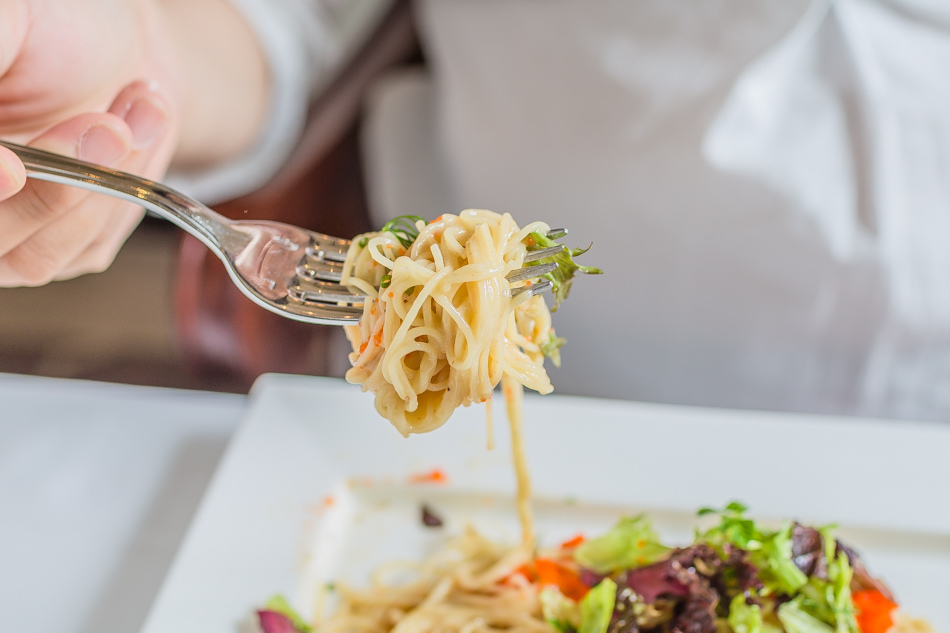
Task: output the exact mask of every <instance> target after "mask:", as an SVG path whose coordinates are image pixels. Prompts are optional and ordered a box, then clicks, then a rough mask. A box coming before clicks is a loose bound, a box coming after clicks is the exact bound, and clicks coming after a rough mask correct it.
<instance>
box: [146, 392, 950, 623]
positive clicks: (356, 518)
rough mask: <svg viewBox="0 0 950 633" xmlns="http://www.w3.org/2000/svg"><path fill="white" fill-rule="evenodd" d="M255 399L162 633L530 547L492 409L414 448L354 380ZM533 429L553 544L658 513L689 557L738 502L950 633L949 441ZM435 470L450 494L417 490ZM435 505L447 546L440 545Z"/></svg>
mask: <svg viewBox="0 0 950 633" xmlns="http://www.w3.org/2000/svg"><path fill="white" fill-rule="evenodd" d="M251 396H252V397H251V400H252V402H251V406H250V408H249V412H248V415H247V418H246V420H245V422H244V424H243V426H242V427H241V429H240V430H239V431H238V433H237V434H236V435H235V437H234V439H233V440H232V443H231V445H230V447H229V449H228V452H227V454H226V456H225V458H224V460H223V461H222V463H221V465H220V467H219V470H218V472H217V474H216V476H215V479H214V482H213V483H212V485H211V487H210V489H209V491H208V492H207V495H206V497H205V499H204V502H203V503H202V507H201V509H200V510H199V512H198V514H197V516H196V517H195V519H194V522H193V524H192V527H191V529H190V531H189V533H188V536H187V538H186V539H185V542H184V544H183V545H182V547H181V550H180V551H179V553H178V556H177V558H176V561H175V563H174V565H173V567H172V570H171V572H170V573H169V575H168V577H167V579H166V582H165V584H164V586H163V588H162V591H161V593H160V594H159V597H158V599H157V600H156V602H155V604H154V606H153V608H152V611H151V614H150V616H149V618H148V620H147V622H146V625H145V627H144V629H143V633H235V632H236V631H238V630H240V629H242V628H244V627H243V624H245V623H246V622H247V621H248V620H249V616H250V614H251V613H252V610H253V609H254V608H255V607H256V606H259V605H260V604H262V603H263V602H264V601H265V600H267V599H268V598H269V597H270V596H271V595H273V594H275V593H283V594H285V595H287V596H288V597H289V598H290V599H291V601H292V602H294V603H295V604H296V606H298V607H299V608H301V609H302V610H303V611H305V612H308V611H310V610H312V609H313V608H314V596H315V594H316V591H315V587H318V586H319V585H321V584H322V583H324V582H329V581H337V580H344V581H347V582H350V583H356V584H361V583H365V581H366V579H367V573H368V571H369V570H370V569H372V568H373V567H375V566H377V565H379V564H381V563H384V562H389V561H393V560H409V559H418V558H419V557H421V556H422V555H424V554H425V553H426V552H427V551H429V550H430V549H431V548H432V547H433V546H434V545H436V544H437V543H439V542H442V540H443V539H444V538H445V536H446V534H452V533H458V531H459V530H460V529H461V528H462V526H464V525H465V524H466V523H472V524H473V525H475V527H477V528H478V529H479V530H481V531H483V532H486V533H488V534H489V535H490V536H493V537H495V538H499V539H503V540H507V541H510V542H514V541H515V540H516V539H517V538H518V534H519V532H518V523H517V519H516V517H515V512H514V506H513V503H512V501H511V496H512V492H513V490H514V475H513V469H512V467H511V461H510V456H511V452H510V446H509V443H508V441H507V440H508V436H507V422H506V421H505V419H504V416H503V414H502V412H501V411H496V429H495V431H496V432H495V435H496V439H497V447H496V448H495V449H494V450H493V451H490V452H489V451H487V450H486V449H485V414H484V410H483V409H481V408H478V407H472V408H470V409H463V410H460V411H458V412H457V413H456V414H455V416H454V417H453V418H452V419H451V420H450V421H449V423H448V424H446V426H445V427H444V428H442V429H439V430H438V431H436V432H434V433H431V434H428V435H423V436H413V437H411V438H409V439H404V438H402V437H401V436H400V435H399V434H398V433H397V432H396V431H395V430H394V429H393V428H392V427H390V426H389V424H388V422H386V421H385V420H383V419H382V418H379V417H378V416H377V414H376V412H375V410H374V409H373V403H372V396H370V395H369V394H363V393H361V392H360V391H359V389H358V388H357V387H354V386H352V385H347V384H346V383H343V382H342V381H338V380H332V379H317V378H306V377H292V376H276V375H271V376H265V377H263V378H262V379H261V380H260V381H259V382H258V384H257V385H255V387H254V390H253V391H252V394H251ZM498 409H503V407H501V406H498V405H496V410H498ZM525 417H526V422H525V424H526V437H527V451H528V459H529V463H530V467H531V472H532V477H533V481H534V484H535V498H536V503H535V510H536V514H537V519H538V521H537V522H538V532H539V535H540V538H541V540H542V542H545V543H548V544H553V543H556V542H558V541H560V540H562V539H564V538H568V537H571V536H573V535H574V534H576V533H578V532H581V531H582V532H586V533H588V534H592V533H596V532H598V531H601V530H603V529H605V528H607V527H608V526H609V525H611V524H612V523H613V522H614V521H615V520H616V519H617V518H618V517H619V516H620V515H623V514H631V513H639V512H642V511H647V512H649V513H650V514H651V515H652V516H653V517H654V520H655V523H656V525H657V527H658V529H659V530H660V532H661V533H662V534H663V535H664V536H665V537H667V538H669V539H671V540H673V541H674V542H676V541H680V542H682V541H685V540H687V539H688V538H689V536H690V534H691V529H692V526H693V525H694V519H693V517H694V513H695V510H696V509H697V508H699V507H702V506H709V505H713V506H722V505H724V504H725V503H727V502H728V501H729V500H732V499H738V500H741V501H743V502H744V503H746V504H747V505H749V506H750V507H751V508H752V514H753V515H754V516H755V517H757V518H763V519H780V518H796V519H799V520H802V521H804V522H808V523H813V524H826V523H837V524H839V525H840V526H841V531H840V535H841V536H842V538H843V539H845V540H847V541H848V542H849V543H850V544H851V545H853V546H855V547H856V548H857V549H858V550H859V551H861V552H862V553H863V554H864V556H865V558H866V560H867V562H868V563H869V565H870V567H871V570H872V572H874V573H876V574H878V575H881V576H883V577H884V578H885V579H886V580H887V581H888V582H889V583H890V585H891V586H892V588H893V589H894V590H895V592H896V593H897V595H898V598H899V600H900V602H901V603H902V605H903V606H904V607H905V608H906V610H908V611H910V612H912V613H914V614H917V615H920V616H925V617H927V618H928V619H929V620H930V621H931V623H932V624H934V626H935V627H936V628H937V630H938V631H940V630H943V631H950V600H948V599H947V596H948V595H950V594H948V591H950V501H948V498H950V459H948V456H950V426H943V425H934V424H919V423H912V422H882V421H874V420H859V419H842V418H828V417H816V416H800V415H789V414H776V413H760V412H749V411H727V410H711V409H697V408H685V407H670V406H659V405H646V404H638V403H631V402H617V401H610V400H602V399H588V398H576V397H566V396H546V397H528V398H526V411H525ZM434 468H440V469H442V470H443V471H444V472H445V473H446V475H447V477H448V482H447V483H445V484H442V485H439V484H431V483H428V484H418V483H410V479H411V477H412V476H413V475H414V474H419V473H426V472H429V471H431V470H432V469H434ZM422 503H427V504H429V505H431V507H432V508H433V509H435V510H436V511H437V512H438V513H439V514H440V515H441V516H442V517H443V518H444V519H445V520H446V525H445V527H443V528H441V529H432V528H425V527H423V526H422V524H421V521H420V506H421V504H422Z"/></svg>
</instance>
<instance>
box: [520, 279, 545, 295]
mask: <svg viewBox="0 0 950 633" xmlns="http://www.w3.org/2000/svg"><path fill="white" fill-rule="evenodd" d="M550 289H551V280H550V279H539V280H538V281H536V282H534V283H532V284H529V285H528V284H526V285H524V286H519V287H518V288H515V289H514V290H512V291H511V297H512V299H513V298H515V297H517V296H519V295H522V294H524V293H528V296H529V297H533V296H535V295H539V294H541V293H542V292H546V291H548V290H550Z"/></svg>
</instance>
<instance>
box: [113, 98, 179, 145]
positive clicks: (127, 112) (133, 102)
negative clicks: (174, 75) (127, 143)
mask: <svg viewBox="0 0 950 633" xmlns="http://www.w3.org/2000/svg"><path fill="white" fill-rule="evenodd" d="M109 112H111V113H112V114H114V115H116V116H118V117H119V118H121V119H122V120H124V121H125V122H126V124H127V125H128V126H129V129H130V130H131V131H132V150H133V151H135V152H142V151H155V150H156V149H159V147H160V146H161V145H162V144H163V143H162V141H164V140H167V137H169V134H168V132H169V130H170V128H171V124H172V114H171V113H172V106H171V103H170V101H169V99H168V98H167V97H166V96H165V95H164V94H163V93H162V92H161V90H160V89H159V87H158V84H157V83H155V82H145V81H136V82H134V83H131V84H129V85H128V86H126V87H125V88H123V89H122V90H121V91H120V92H119V94H118V95H117V96H116V98H115V100H114V101H113V102H112V106H111V107H110V108H109Z"/></svg>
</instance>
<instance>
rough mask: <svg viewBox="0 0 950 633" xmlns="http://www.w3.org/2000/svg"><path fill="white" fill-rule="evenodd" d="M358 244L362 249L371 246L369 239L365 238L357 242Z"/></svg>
mask: <svg viewBox="0 0 950 633" xmlns="http://www.w3.org/2000/svg"><path fill="white" fill-rule="evenodd" d="M357 244H359V247H360V248H366V245H367V244H369V237H364V238H363V239H361V240H360V241H359V242H357Z"/></svg>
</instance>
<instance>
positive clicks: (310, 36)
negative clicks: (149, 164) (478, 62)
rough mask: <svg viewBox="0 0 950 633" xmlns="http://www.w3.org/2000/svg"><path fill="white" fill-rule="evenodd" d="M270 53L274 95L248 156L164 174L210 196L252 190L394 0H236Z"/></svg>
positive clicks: (276, 165) (282, 156) (280, 159)
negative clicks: (310, 108)
mask: <svg viewBox="0 0 950 633" xmlns="http://www.w3.org/2000/svg"><path fill="white" fill-rule="evenodd" d="M231 3H232V4H233V5H234V7H235V8H236V9H237V10H238V11H240V12H241V14H242V15H243V16H244V18H245V19H246V20H247V22H248V24H249V25H250V26H251V28H252V29H253V30H254V32H255V34H256V35H257V38H258V41H259V43H260V45H261V48H262V49H263V51H264V55H265V57H266V59H267V66H268V72H269V75H270V99H269V103H268V108H267V114H266V118H265V123H264V125H263V127H262V130H261V133H260V137H259V138H258V140H257V142H256V143H255V144H254V145H253V147H252V148H251V149H250V150H249V151H248V152H246V153H245V154H244V155H242V156H239V157H237V158H235V159H234V160H231V161H229V162H227V163H224V164H220V165H216V166H214V167H212V168H210V169H206V170H202V171H188V172H184V171H176V170H172V171H170V172H169V174H168V176H167V177H166V181H167V182H168V183H169V184H170V185H171V186H172V187H175V188H177V189H179V190H181V191H182V192H184V193H187V194H188V195H191V196H192V197H195V198H197V199H199V200H201V201H203V202H205V203H215V202H220V201H222V200H227V199H230V198H234V197H237V196H239V195H242V194H245V193H249V192H251V191H254V190H255V189H258V188H259V187H261V186H262V185H264V184H265V183H266V182H267V181H268V180H269V179H270V178H271V177H272V176H273V175H274V174H275V173H277V171H278V170H279V169H280V167H281V166H282V165H283V164H284V162H285V161H286V160H287V158H288V157H289V156H290V154H291V152H292V151H293V150H294V148H295V147H296V145H297V142H298V140H299V139H300V134H301V132H302V131H303V128H304V125H305V124H306V120H307V111H308V108H309V105H310V103H311V100H312V98H313V97H314V95H316V94H318V93H319V91H320V89H321V88H322V87H324V86H325V85H326V84H327V83H328V82H329V81H330V80H331V79H332V78H333V76H334V75H335V73H336V71H337V70H338V69H339V68H340V67H341V65H342V63H343V62H344V61H345V60H346V59H347V58H348V56H349V55H350V54H352V52H353V51H355V50H356V49H357V47H358V45H359V44H361V43H362V41H363V39H365V37H366V36H367V35H368V33H369V29H370V27H371V26H372V25H374V24H375V19H376V18H377V17H378V16H379V15H380V13H381V10H382V9H384V8H386V7H387V6H388V5H389V4H390V3H389V1H388V0H347V1H345V2H341V1H339V0H231Z"/></svg>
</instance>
